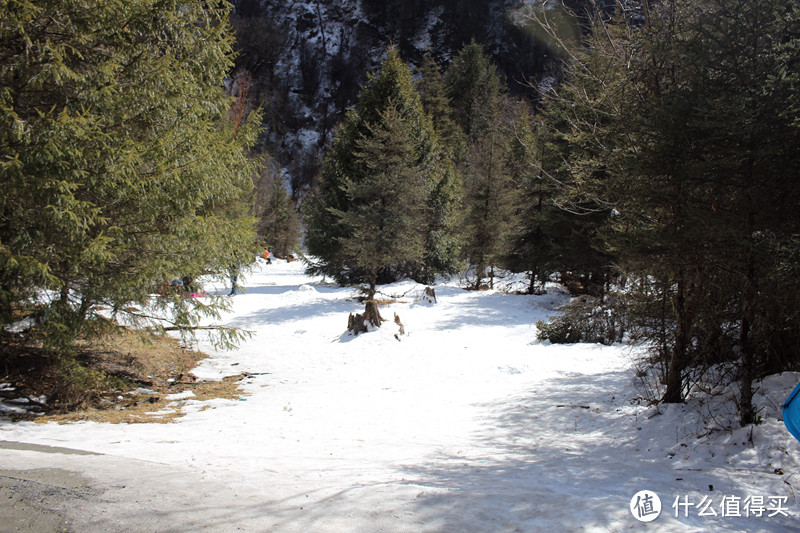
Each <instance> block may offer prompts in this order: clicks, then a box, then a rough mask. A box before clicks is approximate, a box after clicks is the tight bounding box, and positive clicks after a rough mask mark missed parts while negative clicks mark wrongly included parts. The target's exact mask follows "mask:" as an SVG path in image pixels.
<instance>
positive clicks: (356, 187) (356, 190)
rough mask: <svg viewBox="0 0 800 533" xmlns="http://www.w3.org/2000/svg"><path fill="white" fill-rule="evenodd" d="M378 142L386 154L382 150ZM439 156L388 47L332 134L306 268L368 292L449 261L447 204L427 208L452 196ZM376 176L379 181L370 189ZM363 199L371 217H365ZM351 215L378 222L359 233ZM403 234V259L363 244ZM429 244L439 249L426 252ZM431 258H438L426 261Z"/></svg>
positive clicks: (402, 67) (312, 212)
mask: <svg viewBox="0 0 800 533" xmlns="http://www.w3.org/2000/svg"><path fill="white" fill-rule="evenodd" d="M392 135H394V136H395V138H392V137H391V136H392ZM380 147H383V149H384V150H386V151H387V153H386V154H383V155H382V154H381V153H380V152H381V148H380ZM398 154H402V155H403V157H400V155H398ZM440 158H441V154H440V151H439V148H438V145H437V140H436V134H435V131H434V129H433V126H432V124H431V121H430V118H429V117H428V115H427V114H426V113H425V112H424V110H423V109H422V105H421V103H420V98H419V95H418V94H417V93H416V91H415V89H414V82H413V79H412V77H411V70H410V68H409V67H408V65H407V64H406V63H405V62H403V60H402V59H401V58H400V56H399V54H398V53H397V51H396V50H395V49H393V48H390V49H389V53H388V58H387V60H386V61H384V63H383V64H382V65H381V68H380V71H379V72H378V73H377V74H374V75H373V76H371V77H370V79H369V82H368V83H367V85H366V86H365V87H364V89H363V90H362V92H361V95H360V98H359V103H358V105H357V106H356V108H355V109H353V110H351V111H350V112H349V113H348V114H347V117H346V119H345V122H344V123H343V124H342V126H341V128H340V129H339V131H338V132H337V134H336V137H335V139H334V144H333V147H332V148H331V150H330V152H329V153H328V156H327V158H326V160H325V163H324V166H323V173H322V180H321V182H320V184H319V188H318V190H317V192H316V193H315V195H314V196H313V197H312V198H311V199H310V200H309V201H308V203H307V207H306V221H307V226H308V230H307V233H306V246H307V248H308V251H309V253H310V254H311V256H312V257H313V258H314V259H312V261H313V262H312V263H311V264H310V265H309V270H310V271H311V272H316V273H322V274H325V275H330V276H332V277H334V278H335V279H337V280H338V281H339V282H342V283H347V282H363V283H366V284H368V285H369V287H370V289H369V292H371V293H372V292H374V285H375V284H376V283H382V282H384V281H390V280H393V279H396V278H397V277H398V276H402V275H413V274H415V273H425V275H426V276H430V275H431V274H432V273H434V272H436V271H437V270H438V269H440V268H443V267H444V266H446V265H450V264H452V261H451V260H450V259H448V258H446V257H444V258H443V257H440V255H441V252H443V251H445V252H447V250H448V245H447V243H446V239H447V235H448V233H449V231H446V226H447V225H448V224H450V223H451V222H450V220H449V219H448V218H447V216H444V215H446V214H447V213H448V211H449V209H448V208H447V205H444V206H441V205H440V206H439V209H438V211H437V210H435V209H433V207H434V206H436V205H437V203H438V204H441V203H442V202H444V204H449V203H452V202H453V201H454V196H453V195H452V194H449V195H445V194H443V193H444V192H445V191H447V190H448V189H452V187H453V186H454V181H453V180H452V177H451V176H449V175H448V174H447V172H446V167H445V166H443V165H442V164H441V161H440ZM387 159H391V161H392V164H391V165H389V164H387ZM417 176H421V179H417ZM375 180H380V181H381V183H382V185H381V186H379V187H376V186H375ZM406 181H407V182H408V183H401V182H406ZM379 193H380V194H379ZM370 195H372V196H370ZM375 195H378V196H375ZM387 195H388V196H387ZM433 195H435V196H433ZM409 201H411V202H412V203H413V204H414V206H412V205H410V204H409V203H408V202H409ZM375 202H377V204H375ZM387 203H394V204H396V205H403V206H405V207H404V209H406V210H407V214H406V215H403V216H402V217H401V216H400V214H399V213H396V212H394V211H392V210H391V209H389V207H390V206H385V205H383V204H387ZM369 205H372V206H373V208H374V209H375V212H376V214H377V215H378V218H377V219H375V218H373V217H368V216H367V210H368V207H367V206H369ZM378 207H380V209H378ZM351 211H352V212H351ZM409 217H410V218H409ZM412 219H413V220H412ZM356 220H358V221H361V222H367V221H368V220H370V221H377V222H374V224H373V226H372V228H373V230H372V232H371V233H364V232H363V231H360V230H359V231H356V230H357V229H358V224H356V222H355V221H356ZM375 224H377V225H375ZM375 228H378V230H375ZM412 234H413V235H414V238H411V237H410V236H411V235H412ZM401 235H402V236H404V237H405V238H408V243H407V245H406V246H401V247H400V248H399V250H403V251H404V254H403V257H402V258H400V257H399V256H397V255H392V256H390V255H387V254H388V251H387V249H386V248H385V247H384V246H382V245H381V244H380V243H378V242H375V243H372V244H370V243H368V242H367V241H368V240H369V239H374V240H381V239H388V240H389V241H392V242H395V243H396V244H398V246H399V241H397V238H398V237H396V236H401ZM426 239H427V242H428V247H426V248H425V249H423V244H420V243H424V242H425V241H426ZM428 248H430V249H431V250H437V252H436V253H435V254H434V255H433V256H431V255H430V254H427V253H426V252H427V250H428ZM447 253H450V252H447ZM434 258H436V260H437V261H440V262H439V263H437V264H433V263H431V264H428V263H426V261H428V259H431V260H433V259H434Z"/></svg>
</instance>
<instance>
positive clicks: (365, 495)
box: [0, 260, 800, 532]
mask: <svg viewBox="0 0 800 533" xmlns="http://www.w3.org/2000/svg"><path fill="white" fill-rule="evenodd" d="M246 287H247V291H246V293H245V294H240V295H237V296H235V297H234V304H233V309H234V310H233V312H232V313H231V314H230V315H229V316H227V317H226V318H225V320H226V321H227V323H228V324H231V325H235V326H237V327H241V328H244V329H247V330H251V331H252V332H253V333H254V335H253V337H252V338H251V339H250V340H248V341H246V342H245V343H243V344H242V345H241V347H240V348H239V349H238V350H236V351H231V352H214V351H213V350H212V349H211V348H210V346H208V345H202V346H201V348H203V349H205V350H207V351H209V353H211V354H212V356H211V358H209V359H207V360H205V361H204V362H203V363H202V364H201V365H200V367H198V368H197V369H196V370H195V371H194V373H195V375H197V376H198V377H199V378H202V379H219V378H221V377H223V376H226V375H234V374H242V373H246V374H247V376H248V377H247V378H246V379H245V380H244V382H243V385H242V387H243V390H244V391H245V392H246V394H247V395H246V396H244V397H243V400H244V401H230V400H214V401H210V402H200V401H198V400H194V399H191V398H189V397H188V396H187V397H186V398H183V397H182V398H181V399H183V400H185V402H183V403H182V406H181V408H182V409H183V410H184V411H185V412H187V416H185V417H184V418H181V419H179V420H178V421H177V422H175V423H172V424H131V425H110V424H97V423H73V424H67V425H55V424H35V423H11V422H8V421H2V422H0V440H3V441H16V442H25V443H31V444H37V445H46V446H55V447H59V448H74V449H80V450H85V451H90V452H96V453H100V454H105V455H106V456H113V457H111V458H110V459H109V460H112V459H113V460H114V461H122V460H123V459H124V460H136V461H146V462H148V464H153V463H156V464H154V465H153V467H152V468H153V471H156V470H158V471H159V472H161V470H159V469H162V470H163V469H165V468H166V469H168V470H169V469H174V471H175V472H180V475H177V474H174V475H164V474H159V475H163V476H164V479H169V480H170V481H169V482H165V483H166V484H165V485H163V490H164V493H162V494H160V495H157V496H156V497H154V498H152V499H153V500H159V499H164V501H165V502H169V501H171V500H169V498H170V494H172V492H173V491H174V490H175V486H176V485H179V484H183V485H186V484H189V483H191V484H192V486H191V487H188V486H186V487H185V489H186V490H181V491H180V501H181V502H182V503H183V505H184V506H185V507H186V508H187V509H194V511H187V513H191V512H196V513H198V514H197V522H198V523H202V524H206V527H208V528H209V530H214V531H233V530H236V529H237V528H240V529H243V530H258V531H279V532H280V531H322V532H338V531H476V532H478V531H480V532H489V531H526V532H527V531H548V530H551V531H597V532H607V531H645V530H647V531H762V530H763V531H793V530H798V529H800V528H798V524H799V523H798V510H799V506H798V503H797V502H796V501H795V499H794V491H793V486H794V485H795V484H797V482H798V479H797V477H796V476H795V475H794V472H796V471H797V468H798V464H799V462H798V458H800V444H798V443H797V442H795V441H794V440H793V439H792V437H791V436H790V435H789V434H788V432H787V431H786V430H785V429H784V428H783V425H782V422H780V420H779V404H780V401H781V399H782V397H783V396H784V395H785V394H788V392H789V391H790V390H791V388H792V387H793V386H794V384H795V383H796V381H797V379H798V378H800V377H799V376H796V375H792V374H784V375H782V376H775V377H773V378H770V379H769V380H767V381H765V382H764V383H763V384H761V387H760V392H759V394H758V395H757V398H758V400H759V402H760V404H759V405H760V406H761V408H762V410H761V414H762V416H763V417H764V419H765V421H764V423H763V424H762V425H759V426H757V427H755V428H744V429H741V430H733V431H724V430H723V431H716V432H711V433H709V431H708V424H707V423H706V422H704V421H702V420H701V419H700V418H699V416H698V415H697V414H696V413H697V412H698V411H699V410H700V408H699V407H698V408H697V409H695V407H693V406H692V404H689V405H687V406H670V407H667V408H664V407H663V406H662V407H661V408H660V409H658V410H657V409H656V408H654V407H647V406H646V405H643V404H642V402H640V401H638V400H637V397H639V396H641V393H640V392H639V391H637V388H636V387H635V386H634V381H633V376H634V372H633V371H632V369H631V367H632V363H633V359H634V358H635V357H636V352H635V351H634V350H633V349H632V348H631V347H627V346H622V347H621V346H613V347H604V346H599V345H569V346H565V345H550V344H549V343H542V342H538V341H536V340H535V339H536V328H535V325H534V324H535V323H536V321H537V320H540V319H544V318H546V317H547V316H548V315H551V314H553V310H554V309H555V308H556V307H557V306H558V305H559V304H561V303H563V302H564V301H565V298H566V296H564V295H563V294H561V293H559V292H558V291H556V290H555V289H554V290H552V291H550V293H548V294H547V295H544V296H519V295H509V294H503V293H500V292H494V291H484V292H475V291H464V290H462V289H460V288H458V286H457V283H456V282H451V283H447V284H440V285H437V286H436V296H437V298H438V303H435V304H430V303H424V302H422V301H421V300H420V295H421V293H422V290H423V289H424V287H423V286H421V285H417V284H414V283H413V282H401V283H397V284H394V285H391V286H387V287H382V288H381V290H382V294H381V295H380V296H381V298H389V297H395V298H396V299H397V300H398V301H397V302H396V303H393V304H391V305H388V306H385V307H382V308H381V313H382V315H383V317H384V318H386V319H388V320H387V322H386V323H384V325H383V326H382V327H381V328H380V329H377V330H375V331H371V332H369V333H365V334H361V335H359V336H357V337H353V336H348V335H347V334H346V333H345V331H344V330H345V327H346V324H347V315H348V313H351V312H360V311H361V310H363V306H362V305H361V304H359V303H358V302H356V301H355V300H354V299H353V296H354V293H353V290H352V289H346V288H339V287H336V286H333V285H331V284H329V283H325V282H324V280H322V279H319V278H309V277H307V276H306V275H305V274H303V266H302V265H301V264H300V263H299V262H295V263H285V262H283V261H279V260H276V261H273V264H271V265H265V264H263V263H259V264H258V265H257V266H256V267H255V269H254V271H253V273H252V274H250V275H249V276H248V277H247V280H246ZM219 290H220V291H222V290H224V288H222V287H220V288H219ZM394 313H397V314H398V315H399V317H400V320H402V322H403V324H404V326H405V331H406V335H403V336H399V339H400V340H399V341H398V340H397V338H396V337H395V334H396V333H398V326H397V325H396V324H395V323H394V320H393V318H394ZM176 399H177V398H176ZM698 433H703V434H704V437H703V439H700V440H698ZM15 454H16V455H15ZM33 456H35V454H33V453H32V452H21V451H13V450H3V449H0V466H2V467H4V468H9V463H13V462H14V461H15V460H16V461H23V460H25V461H27V460H30V457H33ZM64 461H67V459H63V460H62V463H63V462H64ZM69 461H73V462H71V463H69V465H74V464H77V463H74V461H83V462H84V463H82V464H96V463H98V462H99V461H101V458H100V456H74V457H73V456H70V458H69ZM87 461H89V462H92V463H87ZM125 464H127V463H124V462H120V464H119V465H116V466H114V468H113V469H112V468H111V467H107V468H108V469H109V470H113V471H115V472H117V474H118V475H119V476H120V479H125V480H126V481H125V483H135V481H132V479H136V474H137V473H136V472H127V471H125V468H126V467H125V466H124V465H125ZM59 465H60V466H61V467H62V468H72V466H69V465H67V466H65V465H66V463H63V464H61V463H59ZM12 466H14V467H15V468H31V467H33V466H34V465H31V464H15V465H12ZM57 466H58V465H57ZM128 468H130V467H128ZM779 469H780V470H779ZM146 471H149V470H143V472H146ZM102 472H103V471H102V469H100V470H96V475H100V473H102ZM108 475H114V474H113V472H111V473H108ZM187 476H188V477H187ZM139 479H141V482H142V483H145V482H146V481H147V478H146V475H145V474H141V475H140V476H139ZM188 480H193V481H188ZM119 483H122V482H119ZM120 486H122V485H120ZM181 486H182V485H181ZM645 489H647V490H651V491H654V492H655V493H657V494H658V495H659V496H660V497H661V501H662V505H663V510H662V513H661V516H660V517H659V518H658V519H657V520H655V521H654V522H651V523H649V524H644V523H639V522H637V521H636V520H635V519H634V517H633V516H632V514H631V512H630V510H629V504H630V502H631V498H632V497H633V496H634V494H636V493H637V492H638V491H640V490H645ZM233 494H235V496H231V495H233ZM748 496H757V497H763V498H764V502H765V507H767V505H766V504H767V503H768V502H769V501H770V500H769V498H770V497H786V500H785V503H784V504H782V505H781V507H782V508H783V509H785V514H784V512H780V513H776V516H772V517H769V516H768V514H770V512H772V513H774V512H775V508H774V506H772V507H771V509H772V510H771V511H770V512H767V511H765V512H764V513H763V514H762V516H750V517H747V516H745V512H744V510H743V508H742V509H740V512H739V513H738V514H739V516H737V515H736V513H734V512H733V511H734V509H733V508H730V507H729V508H728V509H727V512H726V513H722V508H721V505H722V504H723V501H724V500H723V498H724V499H725V501H729V502H730V501H739V500H736V498H739V499H741V501H744V499H745V498H747V497H748ZM684 497H685V498H686V499H684ZM226 498H227V499H226ZM676 498H681V501H689V502H693V503H697V504H699V503H701V502H702V501H703V498H706V499H707V500H711V501H712V502H713V504H712V506H711V511H714V512H716V514H717V516H699V511H700V509H699V508H694V507H692V508H684V507H682V508H680V513H679V516H678V517H676V516H675V509H674V508H673V507H672V505H673V503H674V501H675V499H676ZM163 506H168V504H167V503H164V504H163ZM222 507H225V508H224V509H223V508H222ZM684 510H686V511H688V512H687V513H685V514H688V516H684ZM107 512H109V513H112V512H113V510H112V509H109V510H108V511H107ZM142 512H143V513H144V512H145V511H142ZM707 512H709V511H708V510H707ZM723 514H725V515H726V516H722V515H723ZM165 516H166V515H165ZM175 516H178V517H179V518H178V519H181V520H186V518H185V517H186V516H187V515H186V514H185V513H184V514H181V515H177V514H176V515H175ZM175 516H173V518H172V519H173V520H175V519H176V518H175ZM150 519H153V520H155V518H153V517H150ZM208 520H213V522H210V521H208ZM144 523H148V524H151V523H153V522H142V524H144ZM209 524H211V525H209ZM127 527H129V528H130V529H129V530H131V531H137V526H136V525H135V523H129V525H128V526H127ZM142 527H143V529H142V530H143V531H144V530H148V529H147V528H144V526H142ZM160 527H163V524H161V525H159V526H158V527H156V526H152V529H150V530H157V529H158V528H160ZM199 529H200V528H199V526H198V525H197V524H195V525H194V526H193V527H189V526H187V525H186V523H183V525H182V523H181V522H177V523H172V525H171V527H170V530H173V531H183V530H199Z"/></svg>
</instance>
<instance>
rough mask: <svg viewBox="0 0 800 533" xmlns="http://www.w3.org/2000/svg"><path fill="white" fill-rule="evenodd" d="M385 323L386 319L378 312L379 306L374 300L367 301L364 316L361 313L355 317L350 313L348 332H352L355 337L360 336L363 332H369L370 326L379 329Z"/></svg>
mask: <svg viewBox="0 0 800 533" xmlns="http://www.w3.org/2000/svg"><path fill="white" fill-rule="evenodd" d="M384 321H385V319H384V318H383V317H382V316H381V313H380V311H379V310H378V304H377V303H375V301H374V300H367V302H366V305H365V307H364V314H363V315H362V314H361V313H356V314H355V315H353V313H350V316H349V317H348V319H347V331H350V332H352V333H353V335H358V334H359V333H361V332H362V331H367V329H368V324H372V325H373V326H375V327H376V328H379V327H381V323H382V322H384Z"/></svg>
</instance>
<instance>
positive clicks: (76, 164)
mask: <svg viewBox="0 0 800 533" xmlns="http://www.w3.org/2000/svg"><path fill="white" fill-rule="evenodd" d="M0 9H2V11H3V13H4V16H3V17H2V21H0V42H2V43H3V47H2V51H1V52H0V124H1V126H0V176H2V179H1V181H2V183H3V193H2V197H1V198H2V199H1V200H0V272H2V279H3V287H2V290H0V292H2V294H3V296H2V298H1V300H2V302H3V306H4V309H3V313H2V314H3V319H4V323H7V321H8V320H9V317H10V315H11V313H10V311H11V310H14V309H20V308H21V307H24V306H25V297H26V296H28V295H31V294H37V295H39V296H41V295H44V294H46V295H49V296H47V298H46V299H45V300H42V299H39V300H38V301H39V302H41V307H42V309H41V313H42V316H43V321H44V325H43V328H42V329H43V332H44V338H43V342H44V344H45V347H46V348H48V350H49V351H50V352H52V353H63V352H66V351H67V350H68V349H69V345H70V343H71V341H72V339H73V338H74V337H75V336H76V335H78V334H90V333H91V332H92V331H94V330H95V325H96V323H97V321H102V318H101V316H100V314H99V307H100V306H101V305H102V306H104V307H106V308H107V309H110V310H111V313H112V314H115V315H116V314H126V313H128V311H129V310H131V309H133V308H134V306H133V305H132V304H133V303H136V304H138V305H139V308H140V309H143V310H146V309H148V308H149V306H150V302H151V298H150V295H151V294H152V293H153V292H155V290H157V288H158V287H159V286H160V285H161V283H162V282H163V281H169V280H170V279H172V278H174V277H180V276H189V277H197V276H199V275H200V274H208V273H218V274H222V272H224V271H225V270H227V267H228V266H229V265H230V264H231V261H232V258H233V257H235V256H236V255H239V256H241V257H245V256H246V255H249V253H250V252H251V250H252V244H253V242H254V233H253V223H252V219H250V218H249V217H247V216H246V212H245V211H246V206H245V203H244V201H243V200H244V198H245V195H246V194H247V193H248V192H249V190H250V188H251V186H252V181H251V179H250V176H251V174H252V163H251V162H249V161H248V160H247V159H246V157H245V155H244V154H245V151H246V149H247V148H248V147H249V145H251V143H252V142H253V139H254V136H255V135H254V134H255V131H254V127H253V124H254V119H256V118H257V117H254V116H253V117H251V120H249V121H245V122H244V123H241V124H234V123H232V122H231V121H230V119H229V113H228V109H229V107H230V105H231V102H232V100H233V99H232V98H230V97H227V96H226V95H225V93H224V90H223V80H224V79H225V77H226V75H227V73H228V72H229V69H230V68H231V66H232V57H233V51H232V38H231V36H230V31H229V30H230V28H229V26H228V24H227V12H228V9H227V8H226V6H224V5H221V4H219V3H218V2H213V1H210V0H208V1H206V0H195V1H190V2H184V3H182V4H180V5H174V4H163V3H154V2H150V1H136V2H123V1H110V2H104V3H100V4H97V5H94V6H93V8H92V9H91V10H88V9H87V8H86V5H85V4H84V3H83V2H79V1H70V0H67V1H57V2H56V1H37V2H31V1H19V2H2V3H0ZM56 29H57V30H56ZM43 291H46V292H43ZM161 303H166V302H163V301H162V302H161ZM220 304H221V302H217V303H215V304H212V305H210V306H209V305H206V304H204V303H203V302H200V301H197V302H182V303H181V305H182V306H184V308H183V309H182V310H181V311H180V313H179V315H178V316H176V320H177V321H178V323H179V324H178V325H179V326H181V327H192V326H193V325H194V324H196V323H197V320H198V319H199V317H200V316H202V315H203V314H206V315H209V314H210V315H212V316H214V315H215V313H216V310H217V309H219V305H220ZM134 315H138V314H136V313H134ZM128 318H136V316H129V317H128ZM90 326H91V327H90Z"/></svg>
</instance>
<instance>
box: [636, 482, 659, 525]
mask: <svg viewBox="0 0 800 533" xmlns="http://www.w3.org/2000/svg"><path fill="white" fill-rule="evenodd" d="M631 514H632V515H633V517H634V518H635V519H636V520H638V521H639V522H652V521H653V520H655V519H656V518H658V515H660V514H661V498H659V497H658V494H656V493H655V492H653V491H650V490H640V491H639V492H637V493H636V494H634V495H633V498H631Z"/></svg>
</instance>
